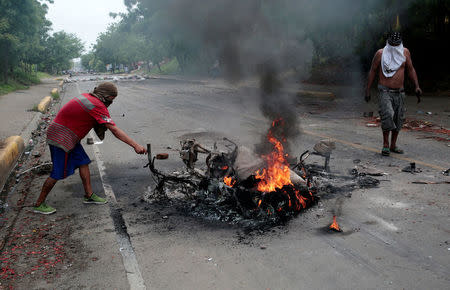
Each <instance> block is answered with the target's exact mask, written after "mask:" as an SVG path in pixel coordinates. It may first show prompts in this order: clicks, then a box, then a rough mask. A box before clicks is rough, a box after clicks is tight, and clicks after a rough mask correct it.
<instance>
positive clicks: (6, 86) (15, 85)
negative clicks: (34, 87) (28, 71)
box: [0, 80, 28, 96]
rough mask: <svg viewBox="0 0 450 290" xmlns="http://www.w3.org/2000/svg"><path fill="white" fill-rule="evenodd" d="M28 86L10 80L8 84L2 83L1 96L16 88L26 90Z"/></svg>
mask: <svg viewBox="0 0 450 290" xmlns="http://www.w3.org/2000/svg"><path fill="white" fill-rule="evenodd" d="M27 88H28V86H25V85H23V84H21V83H19V82H16V81H13V80H12V81H10V82H8V83H7V84H5V83H4V84H0V96H1V95H5V94H8V93H10V92H14V91H16V90H24V89H27Z"/></svg>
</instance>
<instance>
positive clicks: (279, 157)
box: [255, 121, 292, 192]
mask: <svg viewBox="0 0 450 290" xmlns="http://www.w3.org/2000/svg"><path fill="white" fill-rule="evenodd" d="M274 122H275V121H274ZM273 125H274V123H272V126H273ZM267 138H268V139H269V142H270V143H272V144H273V145H274V147H275V150H274V151H272V152H271V153H270V154H268V155H266V156H264V158H265V159H266V162H267V169H266V168H264V169H263V170H262V171H260V170H258V171H256V176H255V178H256V179H260V182H259V183H258V190H259V191H263V192H272V191H275V190H276V189H277V188H282V187H283V186H285V185H292V182H291V173H290V171H289V164H288V162H287V160H286V158H285V154H284V149H283V145H282V144H281V142H280V141H278V140H277V139H276V138H275V137H273V135H272V131H271V130H269V133H268V134H267ZM286 155H287V154H286Z"/></svg>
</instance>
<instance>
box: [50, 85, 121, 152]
mask: <svg viewBox="0 0 450 290" xmlns="http://www.w3.org/2000/svg"><path fill="white" fill-rule="evenodd" d="M95 124H112V125H115V123H114V122H113V120H112V119H111V116H110V115H109V112H108V109H107V108H106V106H105V105H104V104H103V103H102V102H101V101H100V100H99V99H97V98H96V97H94V96H91V95H90V94H82V95H81V96H78V97H75V98H73V99H72V100H70V101H69V102H67V104H65V105H64V106H63V107H62V108H61V110H59V112H58V114H57V115H56V117H55V119H54V120H53V122H52V123H51V124H50V126H49V127H48V130H47V142H48V143H49V144H51V145H54V146H57V147H59V148H61V149H63V150H64V151H66V152H69V151H70V150H72V149H73V148H74V147H75V145H76V144H77V143H78V142H80V141H81V139H83V138H84V137H85V136H86V135H87V133H89V131H90V130H91V129H92V128H93V127H94V125H95Z"/></svg>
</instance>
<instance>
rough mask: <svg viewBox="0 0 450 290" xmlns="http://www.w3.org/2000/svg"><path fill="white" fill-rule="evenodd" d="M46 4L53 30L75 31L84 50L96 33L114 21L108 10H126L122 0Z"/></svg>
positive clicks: (58, 0)
mask: <svg viewBox="0 0 450 290" xmlns="http://www.w3.org/2000/svg"><path fill="white" fill-rule="evenodd" d="M47 5H48V6H49V9H48V14H47V18H48V19H49V20H50V21H51V22H52V23H53V26H52V27H53V32H57V31H61V30H64V31H66V32H70V33H75V34H76V35H77V36H78V37H79V38H80V39H81V40H82V41H83V42H84V46H85V48H86V51H87V50H89V49H90V47H91V45H92V44H94V43H95V40H96V39H97V36H98V34H99V33H100V32H103V31H106V28H107V27H108V24H110V23H112V22H114V19H113V18H111V17H110V16H109V13H110V12H126V7H125V5H124V4H123V0H54V3H53V4H47Z"/></svg>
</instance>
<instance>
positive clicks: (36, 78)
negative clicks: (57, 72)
mask: <svg viewBox="0 0 450 290" xmlns="http://www.w3.org/2000/svg"><path fill="white" fill-rule="evenodd" d="M51 77H52V76H51V75H49V74H47V73H44V72H37V73H31V74H29V73H26V72H24V71H22V70H15V71H14V73H13V74H11V76H10V79H9V80H8V82H7V83H0V96H1V95H5V94H8V93H11V92H14V91H17V90H25V89H28V88H29V87H30V86H31V85H35V84H39V83H40V82H41V79H44V78H51Z"/></svg>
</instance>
